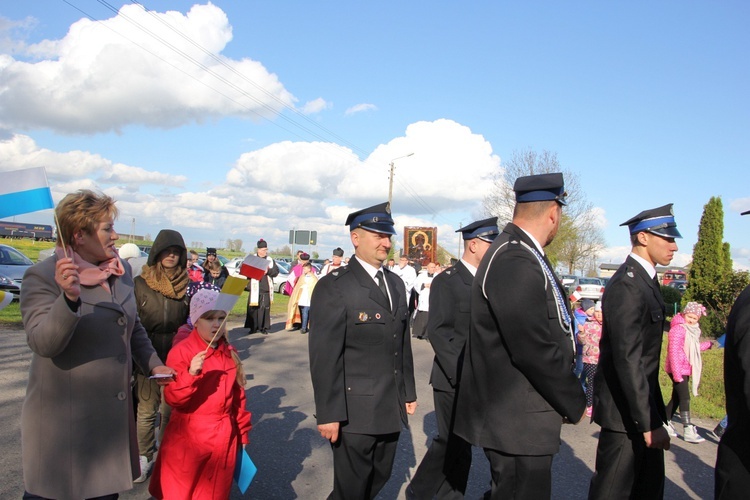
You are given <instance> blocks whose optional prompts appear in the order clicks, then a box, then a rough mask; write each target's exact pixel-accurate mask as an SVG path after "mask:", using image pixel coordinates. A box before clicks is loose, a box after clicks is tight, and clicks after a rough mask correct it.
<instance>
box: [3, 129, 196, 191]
mask: <svg viewBox="0 0 750 500" xmlns="http://www.w3.org/2000/svg"><path fill="white" fill-rule="evenodd" d="M0 165H2V167H0V170H3V171H8V170H20V169H24V168H32V167H45V170H46V171H47V176H48V178H49V180H50V183H51V184H52V183H53V181H58V182H62V183H66V182H69V181H73V182H80V181H81V180H82V179H86V178H90V181H91V182H98V183H101V184H105V185H111V184H117V185H120V186H130V187H131V188H132V189H138V188H139V187H140V186H142V185H144V184H153V185H159V186H165V185H166V186H171V187H181V186H182V185H183V184H184V183H185V182H186V181H187V178H186V177H185V176H182V175H169V174H163V173H160V172H151V171H147V170H144V169H143V168H140V167H132V166H128V165H124V164H122V163H113V162H112V161H110V160H107V159H105V158H102V157H101V156H100V155H98V154H92V153H89V152H87V151H68V152H64V153H61V152H56V151H50V150H49V149H44V148H40V147H39V146H38V145H37V144H36V142H35V141H34V140H33V139H32V138H31V137H28V136H25V135H15V136H13V137H12V138H11V139H9V140H6V141H0ZM87 187H90V186H87Z"/></svg>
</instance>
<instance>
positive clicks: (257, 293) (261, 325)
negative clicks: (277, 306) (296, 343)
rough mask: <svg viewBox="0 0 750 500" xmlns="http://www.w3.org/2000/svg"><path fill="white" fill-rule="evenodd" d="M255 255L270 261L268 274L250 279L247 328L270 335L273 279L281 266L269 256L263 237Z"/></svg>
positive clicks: (246, 317)
mask: <svg viewBox="0 0 750 500" xmlns="http://www.w3.org/2000/svg"><path fill="white" fill-rule="evenodd" d="M256 248H257V251H256V252H255V255H257V256H258V257H260V258H261V259H266V260H267V261H268V268H266V274H265V276H263V277H262V278H261V279H260V280H255V279H250V280H249V281H248V284H247V287H245V289H246V290H247V291H248V292H250V293H249V294H248V296H247V312H246V315H245V328H249V329H250V331H249V332H248V333H255V332H257V331H258V330H260V332H261V333H262V334H263V335H268V332H269V330H270V328H271V302H272V301H273V279H274V278H275V277H276V276H278V275H279V266H277V265H276V262H275V261H274V260H273V259H272V258H271V257H269V256H268V243H267V242H266V240H264V239H263V238H261V239H260V240H258V244H257V245H256Z"/></svg>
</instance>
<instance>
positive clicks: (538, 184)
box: [513, 172, 568, 205]
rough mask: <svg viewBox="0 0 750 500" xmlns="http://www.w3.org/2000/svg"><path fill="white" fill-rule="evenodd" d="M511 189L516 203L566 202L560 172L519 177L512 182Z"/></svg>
mask: <svg viewBox="0 0 750 500" xmlns="http://www.w3.org/2000/svg"><path fill="white" fill-rule="evenodd" d="M513 191H515V193H516V203H530V202H534V201H556V202H557V203H559V204H560V205H567V204H568V202H567V200H566V199H565V197H566V196H567V195H568V193H566V192H565V180H564V179H563V174H562V173H561V172H555V173H552V174H537V175H525V176H523V177H519V178H518V179H516V182H515V183H514V184H513Z"/></svg>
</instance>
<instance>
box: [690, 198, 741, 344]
mask: <svg viewBox="0 0 750 500" xmlns="http://www.w3.org/2000/svg"><path fill="white" fill-rule="evenodd" d="M723 239H724V207H723V205H722V202H721V198H720V197H717V196H712V197H711V199H710V200H708V203H706V205H705V206H704V207H703V215H702V216H701V221H700V225H699V226H698V241H697V242H696V243H695V246H694V247H693V262H692V263H691V264H690V270H689V271H688V286H687V290H686V291H685V295H684V296H683V298H682V302H683V304H684V303H686V302H690V301H694V302H700V303H701V304H703V305H704V306H706V309H708V316H707V317H706V318H703V319H701V326H702V329H703V330H704V332H705V333H707V334H709V335H720V334H721V333H723V331H724V328H725V326H726V320H727V316H728V315H729V309H731V307H732V304H733V303H734V300H735V299H736V298H737V295H739V292H740V291H741V290H742V288H743V287H740V285H741V284H742V283H745V282H746V281H747V274H746V273H735V272H734V271H732V259H731V257H730V253H729V250H730V249H729V244H728V243H725V242H724V241H723ZM738 287H739V288H738Z"/></svg>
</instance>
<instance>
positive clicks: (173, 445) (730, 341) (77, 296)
mask: <svg viewBox="0 0 750 500" xmlns="http://www.w3.org/2000/svg"><path fill="white" fill-rule="evenodd" d="M513 189H514V192H515V196H516V205H515V209H514V212H513V217H512V221H511V222H510V223H508V224H507V225H506V226H505V227H504V228H502V229H501V228H499V227H498V225H497V218H489V219H484V220H479V221H476V222H473V223H471V224H469V225H467V226H465V227H463V228H461V229H459V230H458V231H457V232H460V233H461V236H462V239H463V252H462V255H461V257H460V258H459V259H458V260H456V261H455V262H453V263H452V264H451V265H449V266H447V267H445V268H443V267H442V266H441V265H439V264H438V263H435V262H429V263H426V262H425V263H422V262H417V263H413V262H412V263H410V262H409V257H408V256H406V255H402V256H401V257H400V258H399V261H398V263H396V262H395V261H394V260H391V261H388V255H389V253H390V252H391V238H392V236H393V235H395V234H396V231H395V225H394V221H393V218H392V215H391V211H390V205H389V204H388V203H381V204H378V205H375V206H372V207H368V208H365V209H362V210H359V211H356V212H353V213H351V214H349V216H348V218H347V220H346V222H345V226H347V227H348V231H349V234H350V239H351V244H352V247H353V248H354V254H353V256H352V257H351V259H349V260H348V261H347V260H346V259H345V258H344V250H343V249H341V248H337V249H335V250H334V251H333V255H332V258H331V260H330V261H329V262H327V263H326V265H324V266H323V267H322V268H321V270H320V271H319V272H317V273H316V272H315V270H314V268H313V266H312V263H311V262H310V256H309V255H308V254H306V253H304V252H299V253H298V256H297V259H296V261H295V262H294V265H293V267H292V268H291V271H290V273H289V279H288V280H287V283H286V287H287V289H288V294H289V295H290V300H289V307H288V311H287V317H286V322H285V327H286V329H287V330H291V331H295V330H296V331H299V332H300V333H302V334H308V344H309V362H310V376H311V380H312V386H313V393H314V401H315V413H314V418H315V419H316V421H317V426H318V430H319V432H320V435H321V436H322V438H324V439H325V440H327V441H328V442H329V443H330V447H331V452H332V458H333V485H332V491H331V493H330V496H329V498H331V499H370V498H375V497H376V496H377V495H378V493H379V492H380V490H381V489H382V487H383V486H384V485H385V483H386V482H387V481H388V479H389V478H390V476H391V471H392V468H393V463H394V460H395V456H396V453H397V448H398V447H397V443H398V438H399V434H400V432H401V429H402V428H403V427H404V426H407V425H408V416H409V415H413V414H414V413H415V411H416V408H417V394H416V384H415V373H414V362H413V359H412V349H411V341H412V338H417V339H424V340H426V341H428V342H429V343H430V345H431V347H432V349H433V350H434V353H435V356H434V360H433V365H432V370H431V374H430V384H431V385H432V387H433V403H434V408H435V414H436V417H437V423H438V434H437V436H435V437H434V438H433V440H432V442H431V444H430V447H429V449H428V451H427V453H426V454H425V456H424V457H423V459H422V461H421V463H420V464H419V465H418V467H417V469H416V472H415V474H414V476H413V477H412V479H411V481H410V482H409V484H408V485H407V487H406V497H407V498H408V499H423V498H425V499H431V498H462V497H463V495H464V493H465V490H466V485H467V481H468V475H469V470H470V467H471V460H472V453H471V447H472V445H474V446H479V447H481V448H482V449H483V450H484V453H485V455H486V457H487V459H488V461H489V464H490V470H491V474H490V477H489V478H488V480H489V484H490V489H489V490H488V491H487V493H486V498H492V499H500V498H550V496H551V495H552V483H551V465H552V459H553V456H554V455H555V454H556V453H557V452H558V451H559V447H560V431H561V427H562V425H563V424H577V423H579V422H581V421H583V420H584V419H586V418H591V419H592V421H593V422H596V423H597V424H599V426H600V427H601V430H600V433H599V440H598V446H597V451H596V463H595V471H594V474H593V476H592V478H591V481H590V489H589V498H592V499H599V498H602V499H604V498H607V499H609V498H662V497H663V494H664V482H665V471H664V451H665V450H668V449H669V447H670V438H671V437H675V436H676V435H677V433H676V429H675V427H674V424H673V422H672V417H673V415H674V414H676V413H677V410H678V408H679V412H680V421H681V424H682V430H683V439H684V440H685V441H686V442H689V443H700V442H702V441H703V440H704V439H703V438H702V437H701V436H700V435H699V433H698V431H697V429H696V427H695V426H694V425H693V424H692V421H691V417H690V397H691V393H692V395H693V396H696V395H697V394H698V387H699V383H700V378H701V370H702V368H701V367H702V362H701V352H702V351H704V350H706V349H708V348H711V347H712V343H711V342H705V341H704V342H701V331H700V327H699V326H698V321H699V319H700V317H701V316H702V315H704V314H705V308H704V307H703V306H702V305H701V304H698V303H696V302H689V303H687V304H686V305H685V306H684V308H683V310H682V311H681V312H680V313H678V314H676V315H675V316H674V317H673V318H672V322H671V328H670V330H669V335H668V353H667V358H666V359H667V361H666V364H665V366H664V367H663V369H664V371H665V372H666V373H667V374H669V376H670V378H671V380H672V382H673V392H672V395H671V398H670V401H669V403H668V404H667V405H665V404H664V399H663V397H662V394H661V390H660V387H659V382H658V374H659V371H660V354H661V343H662V335H663V331H664V326H665V324H664V323H665V321H666V311H665V306H664V301H663V299H662V297H661V293H660V290H659V284H658V281H657V280H656V269H655V267H656V265H667V264H669V262H670V261H671V259H672V257H673V255H674V253H675V252H676V251H677V244H676V242H675V241H676V239H677V238H680V237H681V236H680V233H679V231H678V230H677V224H676V221H675V218H674V214H673V211H672V206H671V205H665V206H662V207H658V208H655V209H650V210H644V211H643V212H641V213H639V214H638V215H636V216H635V217H633V218H631V219H630V220H628V221H626V222H624V223H623V224H622V225H623V226H626V227H627V229H628V232H629V235H630V243H631V253H630V255H629V256H628V258H627V259H626V261H625V262H624V263H623V265H622V266H621V267H620V268H619V269H618V271H617V272H616V273H615V275H614V276H613V277H612V279H611V280H610V281H609V283H608V285H607V288H606V290H605V293H604V296H603V298H602V300H601V301H599V302H597V303H594V302H593V301H587V300H583V301H580V302H579V303H577V304H573V305H571V303H570V299H569V297H568V294H567V293H566V290H565V288H564V286H563V285H562V283H561V282H560V280H559V279H558V277H557V275H556V274H555V272H554V270H553V266H552V264H551V263H550V261H549V259H548V258H547V255H546V254H545V247H547V246H548V245H549V244H550V243H551V242H552V241H553V240H554V238H555V236H556V234H557V231H558V228H559V226H560V222H561V217H562V211H563V209H564V207H565V205H566V203H567V201H566V193H565V186H564V179H563V176H562V174H559V173H556V174H541V175H531V176H525V177H520V178H518V179H517V180H516V183H515V185H514V187H513ZM117 213H118V212H117V208H116V206H115V203H114V200H112V199H111V198H110V197H108V196H106V195H102V194H97V193H93V192H91V191H88V190H81V191H78V192H76V193H72V194H69V195H67V196H66V197H65V198H64V199H63V200H62V201H61V202H60V203H59V205H58V207H57V208H56V215H57V217H58V219H59V233H58V234H59V235H60V237H59V239H58V246H57V247H56V250H55V254H54V255H53V256H52V257H50V258H49V259H46V260H44V261H41V262H40V263H38V264H36V265H34V266H32V267H31V268H30V269H29V271H28V272H27V274H26V276H25V277H24V287H23V291H22V296H21V313H22V317H23V322H24V328H25V330H26V333H27V337H28V343H29V346H30V347H31V349H32V352H33V355H32V363H31V367H30V374H29V382H28V388H27V395H26V400H25V402H24V406H23V412H22V444H23V450H22V452H23V469H24V485H25V490H26V491H25V493H24V498H43V499H53V498H54V499H81V498H104V499H110V498H111V499H114V498H117V497H118V492H121V491H124V490H127V489H130V488H131V487H132V485H133V483H134V482H142V481H145V480H147V479H148V478H149V476H151V479H150V483H149V491H150V493H151V494H152V495H153V496H154V497H155V498H169V499H171V498H205V499H217V498H228V497H229V492H230V487H231V483H232V478H233V474H234V471H235V467H236V465H237V460H238V456H239V455H238V452H240V451H241V449H242V447H243V446H244V445H246V444H247V443H248V442H249V436H248V433H249V431H250V429H251V414H250V412H249V411H248V410H247V401H246V399H245V389H244V388H245V383H246V378H245V375H244V371H243V367H242V363H241V360H240V358H239V356H238V355H237V352H236V350H234V348H233V347H232V346H231V344H230V343H229V341H228V338H227V334H226V327H225V325H226V317H227V315H228V312H229V311H227V310H223V309H221V308H219V306H218V297H219V290H220V288H221V286H222V285H223V283H224V281H225V280H226V278H227V276H228V272H227V270H226V268H225V267H224V266H222V265H221V263H220V262H219V261H218V259H217V254H216V249H213V248H208V249H207V251H206V260H205V262H204V263H203V265H199V264H198V255H197V253H196V252H194V251H188V249H187V248H186V246H185V243H184V240H183V238H182V236H181V235H180V233H178V232H177V231H174V230H170V229H164V230H162V231H160V232H159V234H158V235H157V237H156V239H155V240H154V245H153V247H152V250H151V252H150V254H149V256H148V257H147V259H146V261H145V262H139V261H137V259H138V258H140V257H139V255H136V254H130V253H129V252H130V251H131V249H130V248H125V249H124V250H123V249H121V252H120V255H119V256H118V252H117V250H116V247H115V242H116V240H117V238H118V236H117V234H116V232H115V230H114V220H115V218H116V217H117ZM746 213H748V212H746ZM743 215H744V214H743ZM255 255H256V256H257V257H259V258H260V259H264V260H265V261H267V265H266V270H265V273H264V275H263V277H261V278H260V279H249V280H248V283H247V286H246V290H247V291H248V302H247V314H246V320H245V325H244V326H245V328H248V330H249V333H254V332H261V333H263V334H267V333H269V330H270V326H271V316H270V305H271V302H272V300H273V294H274V293H273V290H274V286H273V277H274V276H276V275H277V274H278V273H279V268H278V266H277V265H276V263H275V262H274V259H273V258H271V257H270V256H269V255H268V245H267V243H266V241H265V240H263V239H260V240H259V241H258V242H257V245H256V253H255ZM136 262H137V263H138V265H135V264H136ZM421 264H424V267H422V266H421ZM749 329H750V287H748V289H746V290H745V291H744V292H743V293H742V294H741V295H740V297H739V299H738V300H737V303H736V304H735V307H734V308H733V310H732V313H731V315H730V318H729V324H728V329H727V337H726V342H725V345H726V361H725V384H726V391H727V414H728V415H727V419H726V420H727V423H728V425H727V426H726V431H725V432H724V435H723V436H721V442H720V446H719V452H718V458H717V465H716V474H715V487H716V496H717V498H741V497H743V496H744V494H745V493H746V491H748V486H750V472H749V470H750V452H749V451H748V449H749V448H748V447H747V444H748V443H749V442H750V440H748V438H749V437H750V407H749V406H748V393H750V375H749V372H750V370H748V368H747V366H748V364H749V363H750V348H748V340H746V339H745V337H746V333H747V332H748V330H749ZM131 381H132V385H131ZM49 413H54V414H55V415H56V418H55V419H54V421H53V422H52V423H51V424H50V422H49V420H48V419H45V418H43V416H44V415H45V414H49ZM50 426H51V428H50Z"/></svg>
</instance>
